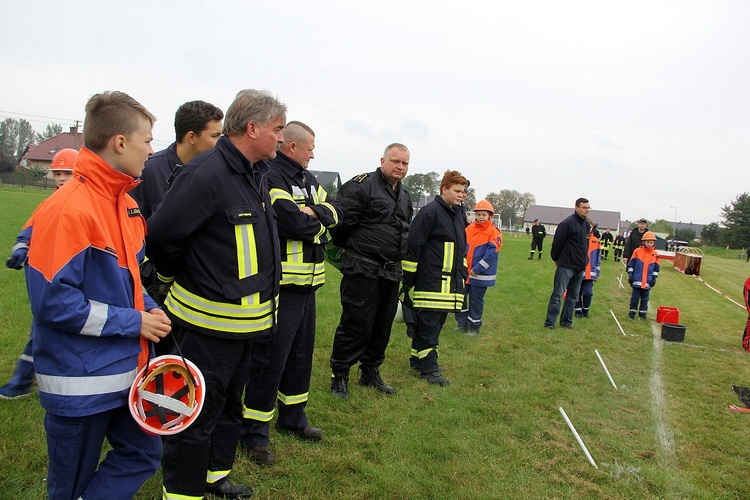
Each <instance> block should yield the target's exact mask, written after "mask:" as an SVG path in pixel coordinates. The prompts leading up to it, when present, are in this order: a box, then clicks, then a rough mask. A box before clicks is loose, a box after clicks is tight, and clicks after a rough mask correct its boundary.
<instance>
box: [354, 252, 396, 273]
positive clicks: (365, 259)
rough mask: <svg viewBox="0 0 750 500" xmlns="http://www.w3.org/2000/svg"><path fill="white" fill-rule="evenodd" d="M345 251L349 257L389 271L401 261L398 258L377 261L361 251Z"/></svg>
mask: <svg viewBox="0 0 750 500" xmlns="http://www.w3.org/2000/svg"><path fill="white" fill-rule="evenodd" d="M346 253H347V254H349V255H350V256H351V257H353V258H355V259H357V260H361V261H362V262H367V263H368V264H374V265H376V266H378V267H382V268H383V269H387V270H389V271H392V270H394V269H397V268H398V265H399V264H400V262H401V261H398V260H386V261H378V260H375V259H371V258H369V257H367V256H366V255H362V254H361V253H359V252H357V251H355V250H346Z"/></svg>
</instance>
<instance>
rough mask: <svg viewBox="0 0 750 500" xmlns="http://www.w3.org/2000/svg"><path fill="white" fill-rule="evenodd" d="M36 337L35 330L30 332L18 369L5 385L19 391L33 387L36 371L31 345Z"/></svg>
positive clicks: (19, 359) (17, 365)
mask: <svg viewBox="0 0 750 500" xmlns="http://www.w3.org/2000/svg"><path fill="white" fill-rule="evenodd" d="M33 339H34V331H33V330H32V331H31V333H29V341H28V342H26V347H24V348H23V354H21V355H20V356H19V357H18V363H17V364H16V369H15V371H14V372H13V375H12V376H11V377H10V380H9V381H8V383H7V384H5V387H10V388H11V389H16V390H19V391H26V390H28V389H31V384H33V383H34V377H35V376H36V372H35V371H34V358H33V357H32V355H31V347H32V342H33Z"/></svg>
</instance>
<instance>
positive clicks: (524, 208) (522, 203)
mask: <svg viewBox="0 0 750 500" xmlns="http://www.w3.org/2000/svg"><path fill="white" fill-rule="evenodd" d="M534 203H536V196H534V195H533V194H531V193H523V194H522V195H521V196H520V197H519V198H518V207H517V208H518V214H519V215H520V216H521V217H522V218H523V219H525V218H526V212H528V211H529V207H530V206H531V205H533V204H534Z"/></svg>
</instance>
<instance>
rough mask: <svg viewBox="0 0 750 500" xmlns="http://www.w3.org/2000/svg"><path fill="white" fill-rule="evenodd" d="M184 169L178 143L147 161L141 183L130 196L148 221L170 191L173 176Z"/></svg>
mask: <svg viewBox="0 0 750 500" xmlns="http://www.w3.org/2000/svg"><path fill="white" fill-rule="evenodd" d="M180 167H182V160H180V158H179V157H178V156H177V143H176V142H173V143H172V144H171V145H170V146H169V147H168V148H167V149H163V150H161V151H159V152H157V153H155V154H154V155H153V156H151V157H150V158H149V159H148V160H147V161H146V168H144V169H143V173H142V174H141V183H140V184H139V185H138V186H137V187H136V188H135V189H133V190H132V191H131V192H130V195H131V196H132V197H133V198H135V201H137V202H138V206H139V207H141V212H142V213H143V217H145V218H146V220H148V219H149V218H150V217H151V214H153V213H154V212H155V211H156V207H158V206H159V203H161V200H163V199H164V193H166V192H167V189H169V182H170V180H171V178H172V175H173V174H174V173H175V172H176V171H177V169H178V168H180Z"/></svg>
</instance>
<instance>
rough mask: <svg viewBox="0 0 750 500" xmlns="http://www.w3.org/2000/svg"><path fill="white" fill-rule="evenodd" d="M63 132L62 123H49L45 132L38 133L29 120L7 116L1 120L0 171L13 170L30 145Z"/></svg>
mask: <svg viewBox="0 0 750 500" xmlns="http://www.w3.org/2000/svg"><path fill="white" fill-rule="evenodd" d="M61 133H62V125H59V124H57V123H48V124H47V128H46V129H45V130H44V132H42V133H37V132H34V129H33V128H32V127H31V123H29V121H28V120H24V119H23V118H22V119H20V120H16V119H15V118H6V119H5V120H3V121H2V122H0V172H13V171H14V170H15V169H16V167H17V166H18V164H19V163H20V161H21V157H22V156H23V155H24V153H26V150H27V149H28V148H29V146H32V145H36V144H39V143H40V142H42V141H46V140H47V139H51V138H52V137H55V136H56V135H60V134H61ZM45 174H46V172H45Z"/></svg>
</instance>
